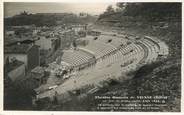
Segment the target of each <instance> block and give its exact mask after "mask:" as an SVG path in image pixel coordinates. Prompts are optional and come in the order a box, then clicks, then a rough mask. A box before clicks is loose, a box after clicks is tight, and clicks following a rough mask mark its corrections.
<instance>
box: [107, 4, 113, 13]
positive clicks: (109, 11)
mask: <svg viewBox="0 0 184 115" xmlns="http://www.w3.org/2000/svg"><path fill="white" fill-rule="evenodd" d="M114 12H115V11H114V8H113V7H112V5H110V6H108V7H107V9H106V12H105V13H107V14H112V13H114Z"/></svg>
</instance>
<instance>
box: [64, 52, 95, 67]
mask: <svg viewBox="0 0 184 115" xmlns="http://www.w3.org/2000/svg"><path fill="white" fill-rule="evenodd" d="M91 58H92V57H91V56H90V55H88V54H87V53H85V52H83V51H81V50H69V51H64V53H63V56H62V60H63V61H64V62H67V63H69V64H71V65H72V66H77V65H80V64H83V63H87V62H88V61H89V60H90V59H91Z"/></svg>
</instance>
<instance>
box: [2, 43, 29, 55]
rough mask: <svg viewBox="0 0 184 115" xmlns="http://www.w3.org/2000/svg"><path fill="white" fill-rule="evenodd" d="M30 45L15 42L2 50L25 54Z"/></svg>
mask: <svg viewBox="0 0 184 115" xmlns="http://www.w3.org/2000/svg"><path fill="white" fill-rule="evenodd" d="M31 47H32V45H28V44H19V45H18V44H15V45H12V46H5V48H4V52H5V53H22V54H25V53H27V51H29V49H30V48H31Z"/></svg>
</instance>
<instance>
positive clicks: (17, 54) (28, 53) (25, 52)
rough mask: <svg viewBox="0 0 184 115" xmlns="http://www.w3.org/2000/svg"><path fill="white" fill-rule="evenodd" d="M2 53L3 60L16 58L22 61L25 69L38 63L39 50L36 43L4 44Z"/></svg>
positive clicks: (29, 68) (27, 69)
mask: <svg viewBox="0 0 184 115" xmlns="http://www.w3.org/2000/svg"><path fill="white" fill-rule="evenodd" d="M4 53H5V55H4V60H5V61H11V60H12V59H16V60H18V61H22V62H24V64H25V67H26V71H29V70H31V69H33V68H35V67H36V66H38V65H40V57H39V55H40V51H39V47H38V46H36V45H30V44H20V43H18V44H16V45H11V46H5V48H4Z"/></svg>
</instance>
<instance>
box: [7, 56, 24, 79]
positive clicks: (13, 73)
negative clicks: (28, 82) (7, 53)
mask: <svg viewBox="0 0 184 115" xmlns="http://www.w3.org/2000/svg"><path fill="white" fill-rule="evenodd" d="M5 73H6V75H7V76H8V77H9V78H10V79H11V80H12V81H15V80H16V79H20V78H23V77H24V76H25V64H24V62H22V61H18V60H16V59H15V58H12V59H11V60H10V62H7V63H6V64H5ZM7 76H6V77H7Z"/></svg>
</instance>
